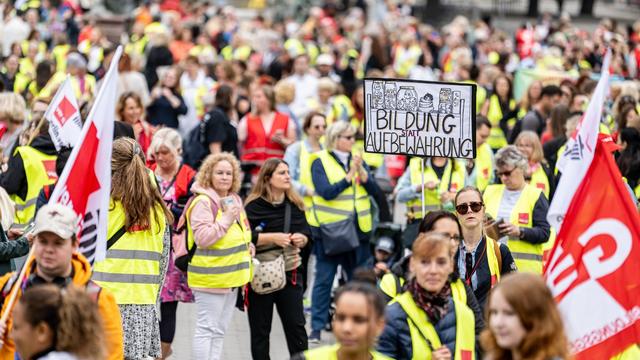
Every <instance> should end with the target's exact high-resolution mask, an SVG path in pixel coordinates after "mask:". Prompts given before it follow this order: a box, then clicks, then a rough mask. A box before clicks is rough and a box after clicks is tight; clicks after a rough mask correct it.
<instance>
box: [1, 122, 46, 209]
mask: <svg viewBox="0 0 640 360" xmlns="http://www.w3.org/2000/svg"><path fill="white" fill-rule="evenodd" d="M30 146H31V147H32V148H34V149H36V150H38V151H41V152H43V153H45V154H47V155H56V153H57V152H56V148H55V146H54V145H53V141H51V137H50V136H49V134H45V135H38V136H37V137H36V138H35V139H33V141H32V142H31V145H30ZM0 186H1V187H3V188H4V189H5V190H7V193H8V194H9V195H17V196H18V197H20V198H21V199H25V197H26V196H27V188H28V184H27V174H26V173H25V171H24V162H23V161H22V156H20V154H19V153H15V152H14V153H12V154H11V157H9V165H8V167H7V171H5V172H4V173H2V174H0Z"/></svg>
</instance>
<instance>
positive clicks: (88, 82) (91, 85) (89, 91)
mask: <svg viewBox="0 0 640 360" xmlns="http://www.w3.org/2000/svg"><path fill="white" fill-rule="evenodd" d="M71 88H72V89H73V92H74V94H75V95H76V98H77V99H78V100H79V101H81V100H83V99H84V100H90V99H91V97H93V94H95V90H96V78H95V77H94V76H93V75H89V74H85V75H84V92H82V88H81V87H80V79H79V78H78V77H77V76H71Z"/></svg>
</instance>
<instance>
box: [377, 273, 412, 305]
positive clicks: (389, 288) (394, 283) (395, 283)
mask: <svg viewBox="0 0 640 360" xmlns="http://www.w3.org/2000/svg"><path fill="white" fill-rule="evenodd" d="M404 283H405V281H404V278H402V277H399V276H396V274H394V273H391V272H389V273H386V274H384V275H383V276H382V279H380V282H379V283H378V288H379V289H380V291H382V292H383V293H385V294H386V295H387V296H389V297H390V298H391V299H394V298H395V297H396V296H397V295H398V293H400V290H401V289H402V286H403V285H404Z"/></svg>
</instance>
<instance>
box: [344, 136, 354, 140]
mask: <svg viewBox="0 0 640 360" xmlns="http://www.w3.org/2000/svg"><path fill="white" fill-rule="evenodd" d="M340 137H341V138H343V139H346V140H353V139H355V138H356V136H355V135H348V136H343V135H340Z"/></svg>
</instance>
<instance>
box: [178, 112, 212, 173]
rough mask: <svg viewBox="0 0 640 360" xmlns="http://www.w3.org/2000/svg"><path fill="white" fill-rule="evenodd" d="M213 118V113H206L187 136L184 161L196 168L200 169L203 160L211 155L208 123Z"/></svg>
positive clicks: (184, 146) (184, 145)
mask: <svg viewBox="0 0 640 360" xmlns="http://www.w3.org/2000/svg"><path fill="white" fill-rule="evenodd" d="M210 119H211V114H210V113H206V114H205V115H204V118H203V119H202V121H201V122H200V124H198V126H196V127H194V128H193V129H192V130H191V131H189V134H188V136H187V138H186V139H185V140H184V144H183V146H182V148H183V149H184V151H183V160H184V162H185V163H186V164H187V165H189V166H191V167H192V168H194V169H196V170H197V169H198V168H199V167H200V164H202V160H203V159H204V158H205V157H206V156H207V155H209V146H208V144H207V124H208V123H209V121H210Z"/></svg>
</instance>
